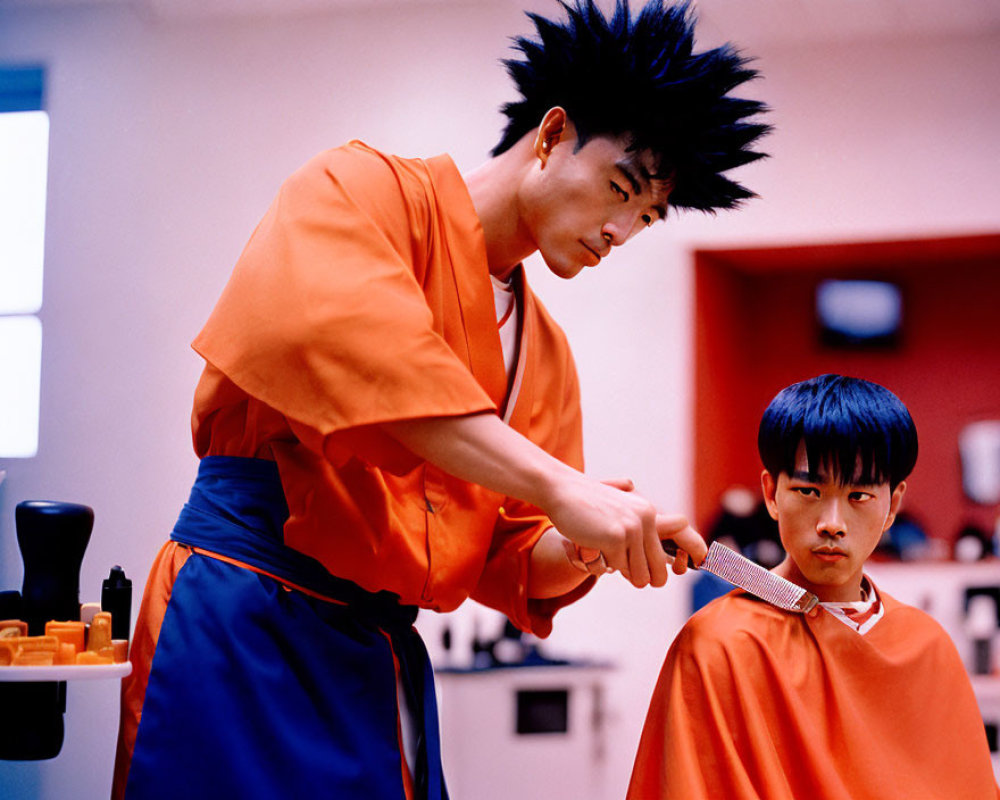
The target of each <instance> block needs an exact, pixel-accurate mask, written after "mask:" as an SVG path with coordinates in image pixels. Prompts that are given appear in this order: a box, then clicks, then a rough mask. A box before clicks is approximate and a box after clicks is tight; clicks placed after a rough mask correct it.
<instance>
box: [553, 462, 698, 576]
mask: <svg viewBox="0 0 1000 800" xmlns="http://www.w3.org/2000/svg"><path fill="white" fill-rule="evenodd" d="M633 489H634V487H633V484H632V482H631V481H630V480H612V481H605V482H602V483H598V482H596V481H593V480H590V479H589V478H586V477H585V476H583V475H582V474H579V473H577V477H576V478H574V479H570V480H565V481H562V482H561V483H560V485H559V487H558V489H557V491H556V492H555V493H554V496H553V500H552V502H551V503H548V504H547V506H548V507H547V508H545V509H544V510H545V511H546V513H548V515H549V518H550V519H551V520H552V523H553V525H555V527H556V528H557V529H558V530H559V532H560V533H561V534H562V535H563V536H565V537H566V538H567V539H570V540H571V541H573V542H574V543H575V544H577V545H578V546H579V547H581V548H585V549H586V550H589V551H595V550H596V551H600V553H602V554H603V556H604V559H605V560H606V561H607V563H608V566H610V567H611V568H612V569H615V570H618V571H619V572H621V573H622V575H623V576H624V577H625V578H626V579H627V580H628V581H629V582H630V583H632V585H633V586H636V587H640V588H641V587H643V586H647V585H650V584H652V585H653V586H663V585H664V584H665V583H666V582H667V575H668V572H667V556H666V554H665V553H664V552H663V547H662V546H661V545H660V539H661V538H673V539H676V541H677V543H678V545H680V546H681V547H682V549H684V550H686V551H687V552H688V553H690V554H691V555H692V556H693V557H694V558H695V559H696V560H697V561H700V560H701V558H703V557H704V554H705V552H706V547H705V543H704V541H703V540H702V539H701V537H700V536H699V535H698V534H697V533H695V532H694V531H693V530H691V528H690V527H689V526H688V524H687V520H685V519H684V518H683V517H675V516H667V515H664V514H660V513H659V512H658V511H657V509H656V506H654V505H653V504H652V503H650V502H649V501H648V500H646V499H645V498H644V497H642V496H641V495H639V494H637V493H636V492H635V491H633ZM588 560H589V559H588ZM686 567H687V563H686V561H685V560H684V559H683V558H677V559H676V560H675V566H674V571H675V572H678V573H680V572H683V571H684V570H685V569H686Z"/></svg>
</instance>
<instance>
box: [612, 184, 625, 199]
mask: <svg viewBox="0 0 1000 800" xmlns="http://www.w3.org/2000/svg"><path fill="white" fill-rule="evenodd" d="M611 188H612V189H614V191H615V192H617V193H618V196H619V197H621V199H622V201H623V202H625V203H627V202H628V192H626V191H625V190H624V189H623V188H622V187H621V186H619V185H618V184H617V183H615V182H614V181H611Z"/></svg>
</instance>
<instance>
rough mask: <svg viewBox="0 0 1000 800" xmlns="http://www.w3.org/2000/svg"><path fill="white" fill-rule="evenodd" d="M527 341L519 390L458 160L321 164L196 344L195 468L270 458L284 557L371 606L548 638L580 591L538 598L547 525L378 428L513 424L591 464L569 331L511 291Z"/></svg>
mask: <svg viewBox="0 0 1000 800" xmlns="http://www.w3.org/2000/svg"><path fill="white" fill-rule="evenodd" d="M515 280H516V282H517V288H518V293H519V296H520V301H521V320H522V323H521V324H522V329H521V336H520V342H519V353H518V366H517V374H516V376H515V378H514V379H513V380H512V381H511V383H512V384H513V385H514V386H515V387H516V388H517V393H516V400H515V404H514V407H513V408H512V409H506V408H505V401H506V397H507V394H508V380H507V375H506V373H505V371H504V366H503V358H502V353H501V346H500V340H499V336H498V334H497V323H496V316H495V308H494V301H493V290H492V286H491V283H490V278H489V272H488V268H487V260H486V246H485V240H484V238H483V233H482V229H481V227H480V223H479V219H478V217H477V215H476V212H475V209H474V207H473V205H472V201H471V198H470V197H469V194H468V191H467V189H466V186H465V183H464V181H463V180H462V177H461V175H460V174H459V173H458V171H457V170H456V168H455V165H454V164H453V163H452V161H451V160H450V159H449V158H448V157H447V156H439V157H436V158H432V159H428V160H420V159H402V158H397V157H393V156H388V155H384V154H382V153H379V152H378V151H376V150H373V149H371V148H369V147H368V146H366V145H364V144H362V143H360V142H352V143H350V144H348V145H345V146H344V147H341V148H337V149H334V150H330V151H327V152H324V153H321V154H320V155H319V156H317V157H315V158H314V159H312V160H311V161H310V162H308V163H307V164H306V165H305V166H304V167H303V168H302V169H300V170H299V171H298V172H296V173H295V174H294V175H292V176H291V178H289V179H288V180H287V181H286V182H285V184H284V185H283V186H282V188H281V191H280V193H279V194H278V197H277V198H276V200H275V201H274V203H273V204H272V206H271V208H270V209H269V211H268V212H267V214H266V216H265V217H264V218H263V220H262V221H261V223H260V224H259V226H258V227H257V229H256V231H255V232H254V234H253V236H252V238H251V240H250V242H249V243H248V245H247V247H246V249H245V250H244V252H243V254H242V256H241V257H240V259H239V262H238V263H237V265H236V268H235V270H234V272H233V274H232V277H231V278H230V281H229V283H228V285H227V286H226V289H225V291H224V293H223V295H222V297H221V299H220V300H219V302H218V304H217V306H216V308H215V310H214V311H213V313H212V315H211V317H210V319H209V321H208V323H207V324H206V326H205V328H204V329H203V330H202V332H201V333H200V335H199V336H198V337H197V339H196V340H195V342H194V348H195V349H196V350H197V351H198V352H199V353H200V354H201V355H202V356H203V357H204V358H205V360H206V362H207V366H206V368H205V371H204V373H203V375H202V378H201V381H200V383H199V385H198V388H197V392H196V396H195V405H194V412H193V429H194V444H195V450H196V451H197V453H198V455H199V456H202V457H203V456H207V455H226V456H253V457H257V458H268V459H273V460H275V461H276V462H277V465H278V467H279V470H280V473H281V479H282V485H283V487H284V490H285V495H286V499H287V501H288V506H289V511H290V516H289V519H288V521H287V522H286V524H285V527H284V536H285V544H287V545H288V546H290V547H292V548H294V549H295V550H298V551H300V552H302V553H305V554H306V555H309V556H312V557H313V558H315V559H317V560H319V561H320V562H321V563H322V564H323V565H324V566H326V567H327V569H328V570H329V571H330V572H331V573H333V574H334V575H336V576H338V577H341V578H346V579H348V580H351V581H354V582H355V583H357V584H359V585H360V586H362V587H364V588H365V589H367V590H369V591H379V590H388V591H390V592H394V593H396V594H398V595H399V596H400V599H401V602H402V603H403V604H405V605H418V606H421V607H424V608H431V609H436V610H441V611H448V610H451V609H454V608H456V607H457V606H458V605H459V604H460V603H461V602H462V601H463V600H465V599H466V598H467V597H469V596H472V597H473V598H475V599H477V600H479V601H481V602H482V603H484V604H486V605H488V606H491V607H493V608H496V609H499V610H500V611H502V612H504V613H505V614H507V616H509V617H510V618H511V620H512V621H514V622H515V624H517V625H518V626H519V627H520V628H522V629H523V630H529V631H533V632H534V633H536V634H538V635H540V636H545V635H547V634H548V633H549V632H550V630H551V617H552V614H554V613H555V611H556V609H557V608H559V607H561V606H562V605H565V604H566V603H568V602H570V601H572V600H573V599H575V598H576V597H578V596H579V595H580V594H582V593H583V592H585V591H586V590H587V589H588V588H589V586H590V585H591V584H592V581H588V582H586V583H585V584H584V585H583V586H581V587H579V589H578V590H577V591H576V592H574V593H572V594H571V595H568V596H564V597H562V598H554V599H551V600H545V601H530V602H529V601H528V599H527V597H526V581H527V570H528V560H529V556H530V552H531V548H532V547H533V546H534V543H535V542H536V541H537V539H538V536H539V535H540V534H541V532H542V531H543V530H544V529H545V528H546V527H548V526H549V523H548V521H547V520H546V519H545V517H544V516H543V515H542V514H541V513H540V512H539V511H538V509H536V508H533V507H529V506H527V505H525V504H524V503H522V502H520V501H517V500H513V499H510V498H505V497H503V496H501V495H499V494H497V493H495V492H491V491H489V490H487V489H484V488H482V487H480V486H477V485H473V484H470V483H466V482H464V481H461V480H458V479H456V478H453V477H451V476H449V475H447V474H445V473H443V472H442V471H441V470H439V469H437V468H436V467H434V466H432V465H430V464H427V463H426V462H423V461H421V460H420V459H418V458H416V457H415V456H413V455H412V454H411V453H410V452H409V451H407V450H406V449H405V448H403V447H402V446H400V445H399V444H398V443H396V442H395V441H394V440H392V439H390V438H389V437H388V436H387V435H385V434H384V433H382V432H381V430H380V429H379V428H378V427H377V426H378V425H379V423H383V422H387V421H392V420H401V419H412V418H419V417H432V416H451V415H463V414H471V413H475V412H483V411H487V412H496V411H500V412H506V414H507V415H508V416H509V424H510V425H511V427H513V428H514V429H515V430H517V431H519V432H520V433H522V434H524V435H525V436H527V437H528V438H529V439H531V440H532V441H533V442H535V443H536V444H538V445H539V446H541V447H542V448H544V449H545V450H547V451H548V452H549V453H551V454H552V455H554V456H556V457H557V458H559V459H561V460H563V461H564V462H566V463H568V464H570V465H572V466H574V467H576V468H578V469H582V466H583V447H582V434H581V419H580V399H579V386H578V382H577V376H576V370H575V367H574V364H573V359H572V355H571V353H570V350H569V347H568V344H567V342H566V338H565V335H564V334H563V332H562V330H561V329H560V328H559V327H558V326H557V325H556V324H555V322H554V321H553V320H552V319H551V318H550V317H549V315H548V313H547V312H546V311H545V309H544V308H543V307H542V305H541V303H540V302H539V301H538V299H537V298H536V297H535V296H534V295H533V294H532V292H531V290H530V289H529V288H528V286H527V285H526V283H525V281H524V276H523V273H522V271H521V270H518V271H517V273H516V276H515Z"/></svg>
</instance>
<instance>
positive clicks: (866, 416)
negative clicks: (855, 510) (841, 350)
mask: <svg viewBox="0 0 1000 800" xmlns="http://www.w3.org/2000/svg"><path fill="white" fill-rule="evenodd" d="M800 442H805V447H806V458H807V459H808V461H809V473H810V476H809V477H810V479H811V480H815V479H816V478H817V477H818V473H819V471H820V470H821V469H829V470H831V471H832V472H833V475H834V477H835V478H836V480H837V481H838V482H839V483H840V484H841V485H844V484H847V483H857V484H861V485H874V484H880V483H886V482H888V483H889V486H890V488H892V489H895V488H896V486H898V485H899V483H900V482H901V481H903V480H905V479H906V476H907V475H909V474H910V472H911V471H912V469H913V466H914V464H916V462H917V428H916V426H915V425H914V424H913V418H912V417H911V416H910V412H909V411H907V409H906V406H904V405H903V403H902V401H901V400H900V399H899V398H898V397H896V395H894V394H893V393H892V392H890V391H889V390H888V389H886V388H885V387H884V386H879V385H878V384H877V383H872V382H871V381H866V380H862V379H860V378H847V377H844V376H843V375H820V376H819V377H817V378H811V379H810V380H807V381H802V382H801V383H794V384H792V385H791V386H789V387H787V388H785V389H782V390H781V391H780V392H778V394H777V396H776V397H775V398H774V399H773V400H772V401H771V404H770V405H769V406H768V407H767V410H766V411H765V412H764V416H763V418H762V419H761V421H760V429H759V430H758V433H757V450H758V451H759V452H760V459H761V461H762V462H763V464H764V468H765V469H766V470H767V471H768V472H770V473H771V474H772V475H773V476H774V477H775V478H777V476H778V475H779V474H780V473H782V472H784V473H786V474H788V475H791V474H792V473H793V472H794V471H795V455H796V451H797V450H798V447H799V443H800Z"/></svg>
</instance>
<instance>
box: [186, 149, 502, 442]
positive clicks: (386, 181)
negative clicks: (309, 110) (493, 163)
mask: <svg viewBox="0 0 1000 800" xmlns="http://www.w3.org/2000/svg"><path fill="white" fill-rule="evenodd" d="M433 192H434V189H433V185H432V183H431V181H430V179H429V177H427V175H425V174H422V173H421V172H420V171H419V169H418V168H417V167H414V166H413V165H412V164H410V163H406V164H404V163H402V162H401V161H398V160H393V159H390V158H388V157H383V156H382V155H381V154H378V153H376V152H375V151H372V150H369V149H367V148H365V147H364V146H362V145H360V144H358V145H352V146H347V147H343V148H338V149H336V150H331V151H327V152H325V153H322V154H320V155H319V156H317V157H316V158H314V159H312V160H311V161H310V162H308V163H307V164H306V165H305V166H304V167H303V168H301V169H300V170H299V171H298V172H296V173H295V174H294V175H292V176H291V177H290V178H289V179H288V181H286V183H285V184H284V185H283V186H282V188H281V190H280V192H279V194H278V197H277V198H276V199H275V201H274V203H273V204H272V205H271V208H270V209H269V210H268V212H267V214H266V215H265V217H264V218H263V220H262V221H261V223H260V224H259V225H258V227H257V229H256V230H255V232H254V234H253V236H252V237H251V239H250V242H249V243H248V245H247V247H246V249H245V250H244V252H243V254H242V255H241V256H240V259H239V261H238V262H237V265H236V267H235V269H234V271H233V274H232V276H231V278H230V280H229V283H228V284H227V286H226V288H225V290H224V292H223V294H222V297H221V298H220V300H219V302H218V304H217V305H216V307H215V309H214V311H213V312H212V315H211V317H210V318H209V320H208V323H207V324H206V325H205V328H204V329H203V330H202V331H201V333H200V334H199V335H198V337H197V338H196V339H195V341H194V344H193V346H194V349H195V350H197V351H198V353H200V354H201V355H202V356H203V357H204V358H205V359H206V360H207V361H208V362H209V363H210V364H212V365H214V366H215V367H216V368H217V369H219V370H220V371H221V372H222V373H224V374H225V375H226V376H227V377H228V378H229V379H230V380H231V381H232V382H233V383H235V384H236V385H237V386H239V387H240V389H242V390H243V391H245V392H246V393H247V394H249V395H251V396H252V397H255V398H257V399H259V400H261V401H262V402H263V403H265V404H266V405H268V406H270V407H271V408H274V409H276V410H277V411H279V412H280V413H281V414H283V415H285V416H286V417H287V418H289V420H291V421H293V422H295V423H298V424H299V426H300V429H299V430H298V431H296V432H297V433H298V434H300V435H302V438H303V439H304V440H306V439H310V438H312V439H313V445H314V446H315V447H316V448H317V449H318V448H322V447H323V446H324V445H323V440H324V439H325V437H326V436H328V435H329V434H332V433H335V432H338V431H343V430H346V429H350V428H357V427H361V426H371V425H377V424H379V423H382V422H385V421H388V420H394V419H407V418H417V417H425V416H448V415H457V414H467V413H472V412H477V411H487V410H492V409H494V404H493V402H492V401H491V400H490V398H489V396H488V395H487V394H486V392H485V391H484V390H483V389H482V388H481V387H480V385H479V384H478V383H477V382H476V380H475V379H474V377H473V376H472V374H471V373H470V371H469V369H468V368H467V367H466V365H464V364H463V363H462V362H461V361H460V360H459V359H458V358H457V357H456V356H455V354H454V352H453V351H452V350H451V349H450V348H449V347H448V345H447V344H446V343H445V341H444V340H443V339H442V338H441V336H440V335H438V334H437V333H436V332H435V331H434V329H433V325H432V322H433V320H432V313H431V311H430V309H429V308H428V305H427V301H426V299H425V297H424V294H423V292H422V289H421V280H422V278H423V270H424V269H425V268H426V264H425V263H424V262H425V261H426V256H425V252H426V248H427V240H428V238H429V237H431V236H433V235H434V234H433V226H432V225H431V224H430V215H431V213H432V211H431V206H432V204H433V202H434V197H433ZM304 429H309V430H310V431H311V432H312V434H313V435H312V436H310V435H309V433H308V432H307V431H306V430H304Z"/></svg>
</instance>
